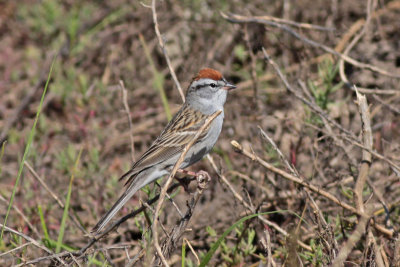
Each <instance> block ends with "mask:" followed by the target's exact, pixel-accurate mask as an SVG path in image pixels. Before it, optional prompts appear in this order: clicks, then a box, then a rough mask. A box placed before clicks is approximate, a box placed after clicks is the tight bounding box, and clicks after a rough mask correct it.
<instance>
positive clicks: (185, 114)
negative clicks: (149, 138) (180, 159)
mask: <svg viewBox="0 0 400 267" xmlns="http://www.w3.org/2000/svg"><path fill="white" fill-rule="evenodd" d="M207 117H208V115H204V114H202V113H201V112H200V111H196V110H194V109H192V108H191V107H190V106H189V105H186V104H185V105H184V106H183V107H182V108H181V109H180V110H179V111H178V113H177V114H175V116H174V117H173V118H172V120H171V121H170V122H169V123H168V125H167V126H166V127H165V129H164V130H163V132H162V133H161V134H160V136H159V137H158V138H157V139H156V140H155V141H154V143H153V144H152V145H151V146H150V148H149V149H148V150H147V151H146V152H145V153H144V154H143V155H142V156H141V157H140V158H139V160H138V161H136V162H135V163H134V164H133V166H132V168H131V169H130V170H129V171H128V172H127V173H125V174H124V175H123V176H122V177H121V178H120V180H122V179H125V178H128V181H127V182H126V184H130V183H131V182H132V181H133V179H135V177H136V175H137V174H138V173H139V172H141V171H143V170H145V169H147V168H150V167H152V166H154V165H156V164H159V163H161V162H163V161H166V160H168V159H170V158H171V157H173V156H175V155H177V154H179V153H181V152H182V150H183V148H184V147H185V146H186V145H187V144H188V143H189V142H190V141H191V140H192V138H193V137H194V136H195V135H196V133H197V131H198V130H199V129H200V128H201V126H202V125H203V124H204V122H205V120H206V119H207ZM207 130H208V129H206V130H205V131H204V133H203V134H202V135H201V136H200V137H199V139H198V140H197V142H199V141H200V140H201V139H202V138H204V137H205V135H206V134H207Z"/></svg>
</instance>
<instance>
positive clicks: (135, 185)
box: [91, 176, 150, 235]
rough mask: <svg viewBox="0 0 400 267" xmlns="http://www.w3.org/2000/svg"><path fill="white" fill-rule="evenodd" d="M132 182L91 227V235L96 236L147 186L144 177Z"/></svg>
mask: <svg viewBox="0 0 400 267" xmlns="http://www.w3.org/2000/svg"><path fill="white" fill-rule="evenodd" d="M135 178H136V179H134V181H133V182H132V183H131V184H130V185H129V186H128V188H127V189H126V191H125V192H124V193H123V194H122V196H121V197H120V198H119V199H118V200H117V202H115V204H114V205H113V206H112V208H111V209H110V210H109V211H108V212H107V213H106V214H105V215H103V217H102V218H101V219H100V220H99V222H98V223H97V224H96V225H95V226H94V227H93V229H92V231H91V232H92V233H93V234H95V235H97V234H98V233H100V232H101V230H102V229H103V228H104V227H105V226H106V225H107V223H108V222H109V221H110V220H111V219H112V218H113V217H114V216H115V214H116V213H117V212H118V211H119V210H120V209H121V208H122V207H123V206H124V205H125V203H126V202H127V201H128V200H129V199H130V198H131V197H132V196H133V195H134V194H135V193H136V192H137V191H138V190H139V189H140V188H142V187H144V186H145V185H147V184H148V183H149V182H150V181H149V182H148V181H147V180H148V179H143V178H145V177H143V176H142V177H135Z"/></svg>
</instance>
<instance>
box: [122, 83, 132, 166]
mask: <svg viewBox="0 0 400 267" xmlns="http://www.w3.org/2000/svg"><path fill="white" fill-rule="evenodd" d="M119 85H120V87H121V91H122V102H123V103H124V108H125V112H126V115H127V116H128V122H129V132H130V135H129V138H130V140H131V158H132V162H135V140H134V139H133V126H132V116H131V112H130V109H129V105H128V90H126V88H125V85H124V82H123V81H122V80H120V81H119Z"/></svg>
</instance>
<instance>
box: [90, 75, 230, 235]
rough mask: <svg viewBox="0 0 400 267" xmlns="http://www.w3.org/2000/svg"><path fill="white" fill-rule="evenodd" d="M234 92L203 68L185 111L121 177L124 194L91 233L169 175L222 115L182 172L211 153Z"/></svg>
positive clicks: (182, 165)
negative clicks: (145, 189) (186, 149)
mask: <svg viewBox="0 0 400 267" xmlns="http://www.w3.org/2000/svg"><path fill="white" fill-rule="evenodd" d="M235 88H236V86H235V85H234V84H232V83H229V82H227V80H226V79H225V78H224V77H223V76H222V74H221V73H220V72H219V71H217V70H214V69H211V68H203V69H201V70H200V71H199V72H198V74H197V75H196V76H195V77H194V78H193V79H192V81H191V83H190V85H189V87H188V89H187V91H186V97H185V102H184V104H183V105H182V107H181V108H180V109H179V111H178V112H177V113H176V114H175V115H174V116H173V118H172V119H171V120H170V122H169V123H168V124H167V126H166V127H165V128H164V130H163V131H162V132H161V134H160V135H159V136H158V137H157V138H156V140H155V141H154V142H153V143H152V145H151V146H150V147H149V149H148V150H147V151H146V152H145V153H144V154H143V155H142V156H141V157H140V158H139V159H138V160H137V161H136V162H135V163H134V164H133V166H132V168H131V169H130V170H129V171H128V172H126V173H125V174H124V175H122V176H121V178H120V180H126V183H125V186H126V190H125V192H124V193H123V194H122V195H121V196H120V198H119V199H118V200H117V201H116V202H115V204H114V205H113V206H112V207H111V209H110V210H109V211H108V212H107V213H106V214H104V215H103V217H101V219H100V220H99V221H98V223H97V224H96V225H95V226H94V227H93V229H92V231H91V232H92V233H94V234H98V233H100V232H101V231H102V229H103V228H104V227H105V226H106V225H107V224H108V222H109V221H110V220H111V219H112V218H113V217H114V216H115V215H116V214H117V212H118V211H119V210H120V209H121V208H122V207H123V206H124V205H125V204H126V202H127V201H128V200H129V199H130V198H131V197H132V196H133V195H134V194H135V193H136V192H137V191H138V190H140V189H141V188H142V187H144V186H146V185H147V184H149V183H151V182H153V181H155V180H157V179H159V178H161V177H162V176H164V175H167V174H169V172H170V171H171V169H172V168H173V166H174V165H175V163H176V162H177V161H178V159H179V157H180V155H181V153H182V151H183V149H184V148H185V146H186V145H187V144H188V143H189V142H191V140H192V139H193V138H194V136H195V135H196V133H197V131H199V129H200V128H201V127H202V125H204V123H205V121H206V120H207V118H209V117H211V116H212V115H213V114H214V113H215V112H218V111H221V113H220V114H219V115H218V116H217V117H216V118H215V119H214V120H213V121H212V122H211V123H210V125H209V126H208V127H207V128H206V129H205V130H204V131H203V133H202V134H201V135H200V136H199V137H198V139H197V140H196V142H195V143H194V144H193V145H192V146H191V147H190V149H189V151H188V152H187V154H186V156H185V158H184V161H183V162H182V164H181V166H179V168H180V169H182V170H183V169H185V168H187V167H188V166H190V165H192V164H194V163H196V162H198V161H199V160H201V159H202V158H203V157H204V156H205V155H207V154H208V153H209V152H210V151H211V149H212V148H213V146H214V145H215V143H216V142H217V140H218V137H219V135H220V133H221V130H222V124H223V121H224V104H225V102H226V99H227V95H228V91H230V90H232V89H235Z"/></svg>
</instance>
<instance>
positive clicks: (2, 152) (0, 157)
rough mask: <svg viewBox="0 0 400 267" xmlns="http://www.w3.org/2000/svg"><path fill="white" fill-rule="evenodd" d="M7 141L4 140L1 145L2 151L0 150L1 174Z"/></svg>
mask: <svg viewBox="0 0 400 267" xmlns="http://www.w3.org/2000/svg"><path fill="white" fill-rule="evenodd" d="M6 143H7V140H5V141H4V142H3V144H2V145H1V152H0V174H1V160H2V159H3V156H4V150H5V149H6Z"/></svg>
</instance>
